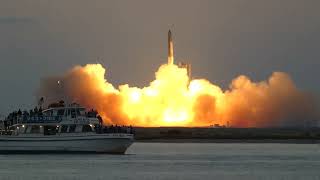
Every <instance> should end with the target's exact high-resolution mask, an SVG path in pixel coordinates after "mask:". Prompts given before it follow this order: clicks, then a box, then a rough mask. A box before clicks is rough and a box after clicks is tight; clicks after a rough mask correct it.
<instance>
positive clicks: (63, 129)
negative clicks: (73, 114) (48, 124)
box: [61, 125, 68, 133]
mask: <svg viewBox="0 0 320 180" xmlns="http://www.w3.org/2000/svg"><path fill="white" fill-rule="evenodd" d="M67 131H68V126H66V125H63V126H61V133H66V132H67Z"/></svg>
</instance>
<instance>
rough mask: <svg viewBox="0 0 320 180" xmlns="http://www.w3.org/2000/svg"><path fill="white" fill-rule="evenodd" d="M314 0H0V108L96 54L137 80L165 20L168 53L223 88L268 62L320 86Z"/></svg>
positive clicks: (116, 80)
mask: <svg viewBox="0 0 320 180" xmlns="http://www.w3.org/2000/svg"><path fill="white" fill-rule="evenodd" d="M319 7H320V1H317V0H308V1H301V0H281V1H279V0H260V1H256V0H197V1H194V0H161V1H150V0H135V1H130V0H126V1H125V0H123V1H116V0H114V1H106V0H101V1H98V0H91V1H86V0H67V1H64V0H56V1H50V0H30V1H19V0H1V1H0V92H1V93H0V116H1V115H6V113H8V112H10V111H12V110H15V109H16V108H22V109H25V108H30V107H33V106H34V105H35V104H36V102H37V100H36V98H35V94H36V91H37V88H38V87H39V82H40V81H41V79H42V78H45V77H48V76H52V75H59V74H62V73H64V72H65V71H67V70H68V69H71V68H72V67H73V66H75V65H85V64H88V63H101V64H102V65H103V66H104V67H106V69H107V76H106V78H107V80H108V81H109V82H112V83H113V84H115V85H120V84H125V83H129V84H130V85H134V86H139V87H142V86H145V85H147V84H148V83H149V82H150V81H151V80H153V79H154V72H155V71H156V70H157V68H158V67H159V65H161V64H163V63H165V62H166V58H167V57H166V55H167V32H168V29H171V30H172V33H173V39H174V45H175V59H176V61H184V62H189V63H191V64H192V74H193V77H196V78H206V79H208V80H210V81H211V82H213V83H215V84H217V85H220V86H222V87H223V88H225V89H226V88H228V86H229V84H230V82H231V81H232V79H234V78H235V77H237V76H239V75H242V74H243V75H247V76H249V77H250V78H251V79H253V80H254V81H261V80H265V79H267V78H268V77H269V76H270V75H271V74H272V72H274V71H283V72H287V73H288V74H290V75H291V77H292V79H293V80H294V82H295V83H296V85H297V87H298V88H300V89H302V90H304V91H307V92H310V93H313V94H319V92H320V83H319V82H320V81H319V80H318V77H319V76H320V71H319V69H320V51H319V47H320V21H319V19H320V11H319Z"/></svg>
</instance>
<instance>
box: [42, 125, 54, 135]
mask: <svg viewBox="0 0 320 180" xmlns="http://www.w3.org/2000/svg"><path fill="white" fill-rule="evenodd" d="M56 128H57V126H44V127H43V133H44V135H55V134H56Z"/></svg>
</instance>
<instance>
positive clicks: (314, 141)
mask: <svg viewBox="0 0 320 180" xmlns="http://www.w3.org/2000/svg"><path fill="white" fill-rule="evenodd" d="M135 142H138V143H249V144H250V143H253V144H254V143H266V144H268V143H279V144H320V139H138V140H135Z"/></svg>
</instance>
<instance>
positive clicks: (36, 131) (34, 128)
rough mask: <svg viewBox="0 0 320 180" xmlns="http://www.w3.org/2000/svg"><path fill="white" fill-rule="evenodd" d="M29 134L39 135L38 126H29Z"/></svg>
mask: <svg viewBox="0 0 320 180" xmlns="http://www.w3.org/2000/svg"><path fill="white" fill-rule="evenodd" d="M30 133H31V134H34V133H40V126H31V131H30Z"/></svg>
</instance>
